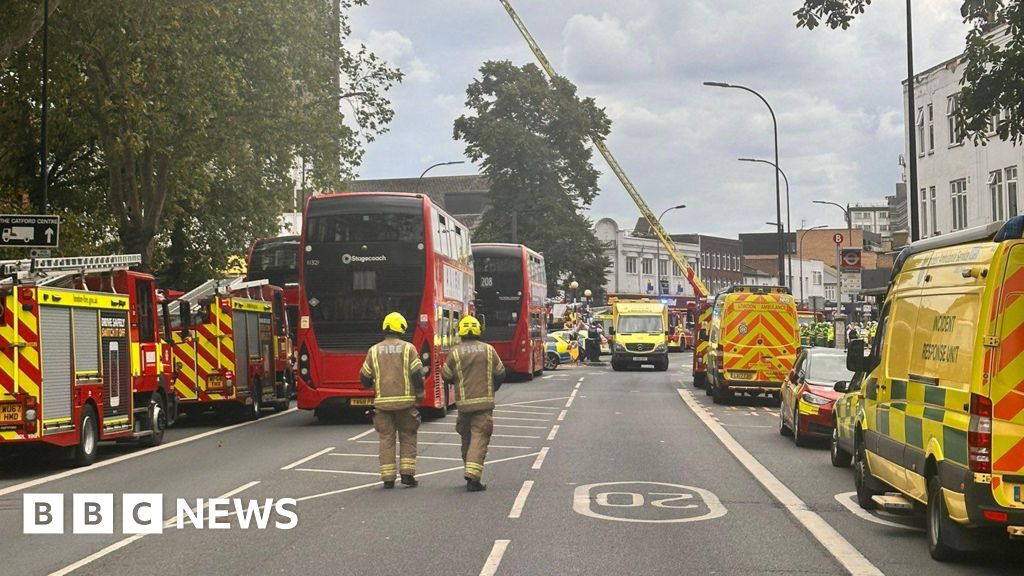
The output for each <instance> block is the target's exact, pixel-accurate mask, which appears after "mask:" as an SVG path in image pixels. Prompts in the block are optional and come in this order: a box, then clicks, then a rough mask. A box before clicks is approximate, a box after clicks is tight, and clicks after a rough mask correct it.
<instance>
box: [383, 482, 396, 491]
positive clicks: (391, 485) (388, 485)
mask: <svg viewBox="0 0 1024 576" xmlns="http://www.w3.org/2000/svg"><path fill="white" fill-rule="evenodd" d="M394 487H395V481H394V480H385V481H384V489H385V490H391V489H392V488H394Z"/></svg>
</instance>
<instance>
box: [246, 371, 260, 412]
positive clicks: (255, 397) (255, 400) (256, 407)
mask: <svg viewBox="0 0 1024 576" xmlns="http://www.w3.org/2000/svg"><path fill="white" fill-rule="evenodd" d="M249 398H250V399H251V400H252V404H250V405H249V406H248V410H246V417H247V418H248V419H249V420H256V419H258V418H259V417H260V410H263V386H262V385H261V384H260V381H259V380H253V381H252V392H250V395H249Z"/></svg>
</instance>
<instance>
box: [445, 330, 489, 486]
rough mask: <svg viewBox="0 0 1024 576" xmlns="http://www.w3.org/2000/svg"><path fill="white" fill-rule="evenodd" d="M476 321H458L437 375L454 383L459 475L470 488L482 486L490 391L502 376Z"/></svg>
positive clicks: (487, 437)
mask: <svg viewBox="0 0 1024 576" xmlns="http://www.w3.org/2000/svg"><path fill="white" fill-rule="evenodd" d="M480 331H481V330H480V322H479V321H478V320H477V319H476V318H474V317H472V316H464V317H463V318H462V320H460V321H459V336H460V337H461V338H462V342H461V343H459V344H458V345H456V346H455V347H454V348H452V350H451V352H450V353H449V354H448V359H447V360H445V363H444V366H443V367H442V368H441V378H442V379H443V380H444V381H445V382H448V383H453V384H455V394H456V398H457V402H456V405H457V406H458V408H459V418H458V420H457V421H456V422H455V430H456V432H458V433H459V436H461V437H462V461H463V462H465V464H466V468H465V473H464V474H463V476H464V477H465V479H466V489H467V490H469V491H470V492H480V491H481V490H486V489H487V486H485V485H484V484H482V483H481V482H480V477H481V476H482V475H483V472H484V459H485V458H486V457H487V445H488V444H490V442H491V432H493V431H494V418H493V417H492V415H491V413H492V412H493V411H494V393H495V392H496V391H497V390H498V388H499V387H501V383H502V382H503V381H504V380H505V366H504V365H502V363H501V358H499V357H498V353H497V352H495V351H494V348H492V347H491V345H490V344H487V343H486V342H481V341H480Z"/></svg>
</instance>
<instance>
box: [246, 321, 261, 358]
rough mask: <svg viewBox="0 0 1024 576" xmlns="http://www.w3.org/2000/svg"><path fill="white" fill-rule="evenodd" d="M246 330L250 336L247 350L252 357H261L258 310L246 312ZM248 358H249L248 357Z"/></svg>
mask: <svg viewBox="0 0 1024 576" xmlns="http://www.w3.org/2000/svg"><path fill="white" fill-rule="evenodd" d="M245 331H246V332H247V334H248V336H249V342H248V345H247V346H246V350H248V351H249V354H250V356H251V357H252V358H259V357H260V315H259V314H257V313H256V312H246V313H245ZM247 360H248V359H247Z"/></svg>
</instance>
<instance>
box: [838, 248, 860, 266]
mask: <svg viewBox="0 0 1024 576" xmlns="http://www.w3.org/2000/svg"><path fill="white" fill-rule="evenodd" d="M840 265H841V266H842V268H843V272H857V271H859V270H860V269H861V261H860V249H859V248H843V255H842V260H841V263H840Z"/></svg>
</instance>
